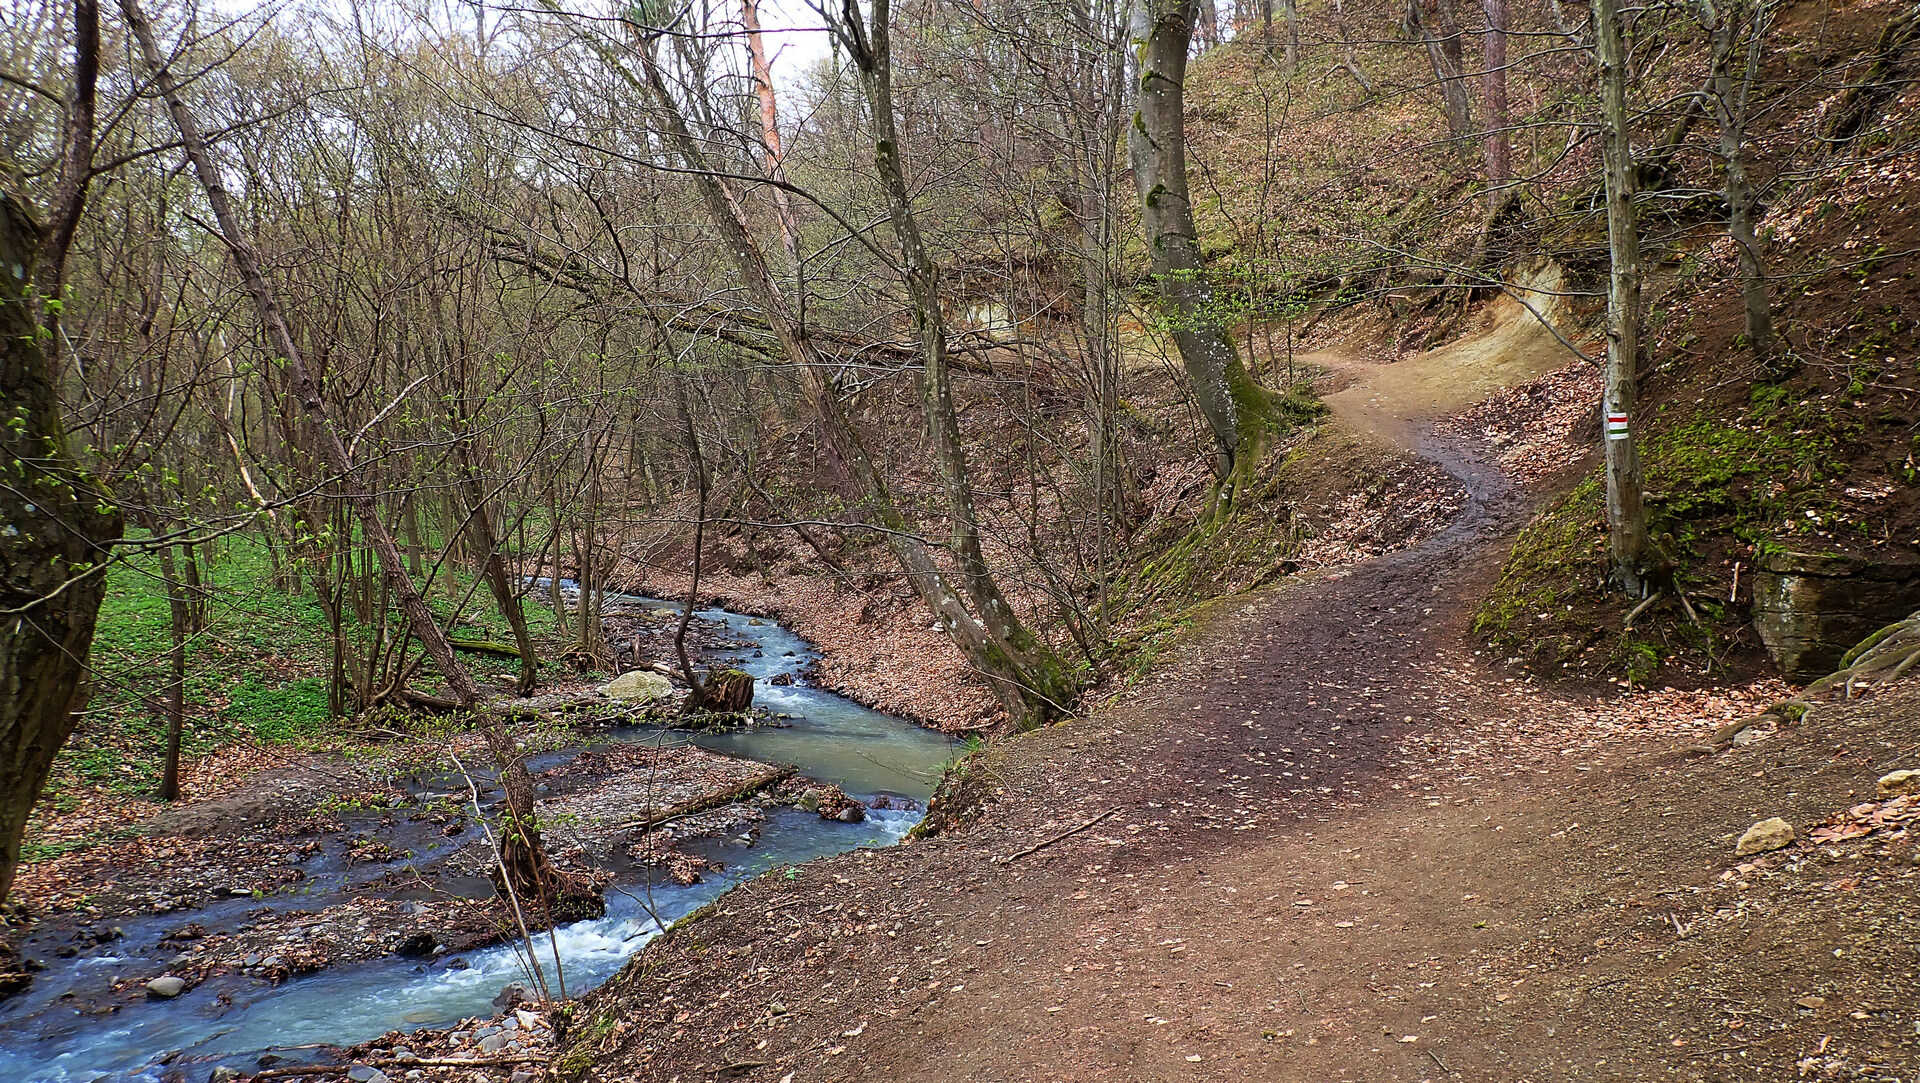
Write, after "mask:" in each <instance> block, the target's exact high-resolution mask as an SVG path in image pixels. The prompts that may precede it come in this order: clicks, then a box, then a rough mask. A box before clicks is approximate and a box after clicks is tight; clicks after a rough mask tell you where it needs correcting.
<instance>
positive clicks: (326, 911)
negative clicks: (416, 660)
mask: <svg viewBox="0 0 1920 1083" xmlns="http://www.w3.org/2000/svg"><path fill="white" fill-rule="evenodd" d="M614 601H615V602H616V604H615V605H612V606H609V616H610V617H611V616H613V615H614V614H615V613H618V614H620V615H622V616H623V618H625V619H642V620H656V619H659V618H657V617H656V616H655V614H658V613H661V612H665V611H667V610H668V609H670V608H671V606H670V603H665V602H659V601H657V600H653V599H646V598H638V597H621V598H618V599H615V600H614ZM699 618H700V622H699V627H700V628H701V638H702V639H703V640H704V641H706V642H707V643H708V644H709V648H708V649H707V650H704V651H703V652H702V655H703V658H702V660H703V661H705V662H707V663H709V664H717V663H724V664H730V665H734V666H737V667H739V668H742V669H745V670H746V671H748V672H749V673H751V674H752V675H753V676H754V678H755V684H756V701H757V702H758V703H759V705H760V706H762V707H764V708H765V709H766V710H767V712H768V713H769V715H770V718H769V720H768V724H763V725H756V726H750V727H747V728H742V729H731V730H724V731H719V730H716V731H700V732H690V731H683V730H675V729H670V728H666V727H662V726H659V725H655V724H650V723H649V724H639V725H634V724H627V723H628V722H630V721H631V719H621V720H618V721H616V722H614V724H611V725H608V724H606V722H605V720H604V718H601V719H600V720H598V721H596V720H595V719H596V716H604V715H605V714H607V713H608V709H609V708H604V707H595V708H594V709H592V710H586V711H579V712H576V714H577V719H575V720H570V721H569V722H567V723H565V724H562V725H558V726H549V727H546V728H540V727H535V728H534V729H533V730H532V731H529V732H528V733H526V734H525V735H524V736H525V738H526V740H527V747H528V748H529V749H530V752H531V754H530V755H529V756H528V761H527V762H528V767H529V769H530V770H531V771H532V773H533V774H534V776H535V779H536V782H537V784H538V787H539V790H540V801H541V813H542V819H543V821H544V822H545V823H546V824H547V825H548V827H547V832H548V842H549V846H550V849H551V851H552V853H553V856H554V858H555V860H556V862H557V863H558V864H560V865H561V866H562V867H563V868H566V869H569V870H571V871H573V872H574V873H575V874H576V875H583V876H588V877H592V878H594V880H595V882H596V883H597V884H599V885H601V886H602V887H603V888H604V898H605V903H606V910H605V913H604V914H601V915H598V916H594V917H591V918H588V919H586V920H579V921H573V922H569V923H563V924H561V925H560V926H558V927H557V928H556V929H554V931H553V933H552V934H551V936H549V935H546V934H541V935H538V936H536V937H535V941H534V946H535V948H536V949H537V953H538V957H539V961H540V963H541V967H540V969H541V971H542V973H543V976H544V978H545V980H546V981H547V982H548V983H550V985H551V986H552V987H554V988H556V989H557V987H558V985H559V984H560V983H561V981H562V980H564V983H565V987H566V990H567V992H568V993H569V994H570V995H577V994H578V993H580V992H583V991H585V990H586V989H590V988H592V987H593V986H594V985H597V984H598V983H599V982H600V981H603V980H605V979H606V978H607V977H608V976H609V975H611V974H612V973H613V972H614V971H615V970H617V969H618V968H619V967H620V966H621V965H622V964H623V963H624V962H625V961H626V959H627V958H628V956H629V955H631V954H632V953H633V952H634V951H635V950H636V949H637V948H638V947H639V946H640V945H641V944H644V943H645V942H646V941H647V940H648V939H650V938H651V937H653V936H654V935H657V934H658V932H659V931H660V930H661V929H662V928H663V927H664V926H665V925H668V924H671V923H672V922H673V921H674V920H676V919H677V918H679V917H681V916H684V915H685V914H687V913H689V912H691V911H693V910H695V909H697V908H698V907H700V906H702V905H705V904H706V903H707V902H709V901H711V900H712V899H713V898H714V897H716V896H718V895H719V894H720V893H721V892H723V891H725V890H726V889H727V888H728V887H730V886H732V885H733V884H736V883H739V882H741V881H743V880H746V879H750V878H752V877H754V876H758V875H761V874H763V873H766V872H768V871H771V870H775V869H779V868H782V867H791V866H792V865H795V864H797V863H799V862H803V861H806V860H809V859H811V858H814V857H818V856H823V855H826V854H832V853H839V852H843V851H845V850H848V849H850V848H855V847H863V846H886V845H890V844H892V843H894V842H897V841H898V840H899V839H900V838H901V837H903V836H904V835H905V833H906V832H907V830H908V829H909V828H911V827H912V825H913V824H914V823H915V822H917V821H918V819H919V816H920V814H921V809H922V807H923V803H924V801H925V799H926V797H927V796H928V795H929V794H930V793H931V791H932V788H933V785H934V783H935V782H936V781H937V779H938V777H939V773H940V768H941V765H942V764H943V763H945V762H946V761H947V760H948V759H949V758H950V757H951V756H952V755H953V747H952V743H951V742H950V740H949V739H947V738H945V737H943V736H941V735H939V734H936V733H933V732H931V731H928V730H924V729H921V728H920V727H917V726H914V725H912V724H911V723H908V722H906V721H904V720H900V719H897V718H893V717H890V716H887V715H883V714H880V713H878V712H875V711H871V710H868V709H867V708H864V707H861V706H859V705H858V704H855V703H852V702H850V701H847V700H845V699H842V698H841V697H839V696H836V695H834V694H833V693H831V692H827V691H825V690H823V689H820V688H817V687H814V686H812V685H811V684H810V683H809V680H808V677H807V673H808V670H809V668H810V667H811V666H812V665H813V663H814V662H815V660H816V659H817V657H818V655H817V652H816V651H815V650H814V649H813V648H812V646H811V645H810V644H808V643H807V642H806V641H804V640H802V639H800V638H799V637H798V636H795V635H794V634H793V633H791V632H789V631H788V630H786V629H785V628H782V627H780V626H778V625H776V624H774V623H772V622H769V621H765V620H763V619H761V618H756V617H751V616H748V615H745V614H737V613H730V612H726V611H723V610H714V609H709V610H703V611H701V612H700V613H699ZM591 698H592V697H575V700H576V701H578V700H583V699H591ZM548 702H552V701H551V700H549V701H548ZM550 713H552V712H550ZM467 741H468V739H466V738H457V737H452V736H447V737H444V738H443V739H442V740H441V742H440V743H439V745H438V749H437V753H438V754H436V745H435V741H434V740H432V739H416V740H415V741H413V742H403V743H402V744H401V745H400V746H398V747H396V748H392V749H386V750H382V752H381V754H380V755H378V756H371V755H362V756H333V757H317V756H316V757H301V758H297V759H295V760H293V761H291V762H289V763H287V764H286V765H285V766H284V767H282V768H279V769H275V770H271V771H267V772H264V773H262V774H261V775H260V776H258V777H257V778H255V779H253V780H251V781H250V782H249V783H248V784H247V785H245V786H243V787H241V788H240V789H239V790H237V791H236V792H235V793H234V794H232V795H229V796H228V797H226V798H223V799H221V800H219V801H214V802H206V803H202V804H199V805H191V806H184V807H182V808H179V809H177V810H170V812H169V815H168V816H167V817H166V819H165V820H164V821H155V822H152V823H149V824H147V825H144V829H143V830H142V831H141V832H140V833H138V834H134V835H131V836H130V837H127V838H124V839H121V840H119V841H116V842H113V843H110V844H107V845H103V846H99V847H95V848H93V849H91V850H87V851H82V852H78V853H73V854H69V855H65V856H63V857H61V858H57V859H55V860H52V861H49V862H44V863H41V864H39V865H36V866H33V867H32V868H31V869H29V870H28V871H27V874H26V875H24V876H23V877H22V880H21V885H20V890H19V892H18V897H19V898H20V899H21V900H23V901H24V902H26V903H27V904H29V906H30V907H31V909H32V911H33V912H34V915H35V917H36V919H37V920H36V923H35V924H34V925H33V926H32V927H31V929H30V930H29V932H28V933H27V935H26V936H25V937H24V939H23V940H22V948H23V954H24V956H25V957H26V958H27V959H28V960H31V961H32V962H34V963H36V964H38V965H39V967H40V968H41V969H40V970H39V971H38V973H36V974H35V975H34V980H33V982H32V984H31V986H30V987H29V988H28V989H27V990H26V991H25V992H23V993H20V994H18V995H16V996H14V997H13V998H11V999H10V1000H7V1001H5V1002H4V1003H0V1030H3V1031H4V1033H5V1034H6V1039H5V1041H4V1043H0V1078H5V1079H15V1078H18V1079H31V1080H47V1081H49V1083H62V1081H67V1080H94V1079H103V1078H104V1079H138V1080H151V1081H156V1083H158V1081H171V1080H181V1081H184V1083H200V1081H201V1080H204V1079H206V1078H208V1077H209V1076H211V1075H212V1074H213V1073H214V1072H215V1071H216V1070H217V1069H222V1068H226V1069H231V1070H234V1071H238V1072H242V1073H246V1072H251V1071H258V1070H260V1069H261V1068H264V1067H267V1066H269V1065H272V1064H275V1063H281V1064H284V1063H289V1062H300V1063H304V1062H312V1061H315V1060H325V1058H326V1057H327V1056H329V1055H330V1054H328V1053H327V1052H326V1050H328V1049H330V1048H334V1047H344V1046H350V1045H352V1044H354V1043H358V1042H364V1041H366V1040H368V1039H371V1038H373V1037H375V1036H377V1035H381V1034H384V1033H387V1032H391V1031H410V1030H415V1029H417V1028H433V1027H447V1026H450V1025H453V1024H456V1023H458V1022H459V1021H460V1020H462V1019H466V1018H469V1017H474V1016H481V1017H487V1016H492V1015H494V1014H495V1012H496V1011H497V1010H498V1009H499V1008H500V1007H501V1004H497V1003H496V998H499V997H500V996H501V995H502V993H503V990H506V989H507V988H508V987H510V986H513V985H516V984H518V985H523V986H526V985H535V984H537V979H535V978H534V977H533V976H532V975H531V973H530V971H531V968H530V967H529V965H528V962H527V960H526V959H525V957H524V955H525V952H524V942H522V941H520V940H519V939H518V936H517V933H516V932H515V929H516V925H517V922H516V921H515V919H514V916H513V915H512V914H510V913H509V912H508V911H507V910H506V909H505V908H504V907H503V906H502V905H501V903H500V902H499V901H498V900H497V899H495V898H494V897H493V890H492V884H491V882H490V881H489V880H488V879H487V876H486V873H487V871H488V870H487V865H488V861H489V857H488V855H489V853H490V851H489V849H488V847H487V844H486V843H485V841H484V839H483V838H482V832H481V831H480V830H479V829H478V828H477V825H476V824H475V821H474V818H473V815H472V812H473V805H474V804H475V803H476V801H477V802H478V803H479V804H481V805H483V806H485V805H490V804H491V803H492V802H493V800H494V799H495V794H494V792H493V787H492V784H491V780H490V779H489V778H487V777H486V775H485V774H484V773H483V772H480V771H479V770H477V768H476V769H474V770H473V773H472V779H473V781H472V783H471V784H470V783H469V781H468V778H467V776H465V775H463V774H462V773H460V772H458V771H450V770H448V769H447V762H446V758H445V755H444V752H445V750H446V749H448V748H451V749H453V750H454V752H455V754H456V755H457V756H459V757H460V758H461V759H463V760H464V761H465V762H466V764H467V765H468V767H469V768H475V766H476V764H478V763H479V762H482V761H483V759H484V758H483V757H480V756H477V755H475V756H467V755H466V754H465V751H464V749H465V748H466V747H467V743H466V742H467ZM415 745H417V746H419V747H413V746H415ZM436 760H437V762H435V761H436ZM850 821H851V822H850ZM530 924H532V925H535V926H538V925H541V924H544V923H543V922H541V921H540V920H539V918H538V915H533V916H531V917H530ZM554 955H558V956H559V958H560V959H561V960H562V963H563V966H562V968H561V971H562V973H561V975H560V976H558V977H557V976H556V975H555V974H554V973H553V971H554V966H553V958H552V957H553V956H554ZM511 1018H514V1017H513V1016H505V1017H502V1020H501V1021H496V1022H495V1023H493V1024H490V1025H493V1026H496V1027H498V1026H500V1025H501V1022H502V1021H504V1020H505V1019H511ZM469 1029H470V1030H471V1029H472V1028H469ZM507 1029H509V1030H513V1029H515V1028H507ZM527 1029H528V1032H529V1033H530V1032H531V1028H527ZM497 1033H498V1032H496V1034H490V1035H483V1036H482V1038H492V1037H496V1036H497ZM469 1036H471V1035H469ZM437 1040H439V1039H437V1038H435V1037H432V1036H422V1038H421V1042H420V1043H419V1044H421V1045H422V1047H423V1048H425V1047H427V1046H428V1045H430V1044H432V1043H433V1042H435V1041H437ZM496 1044H498V1043H496ZM343 1070H344V1065H343ZM223 1077H224V1076H223ZM503 1078H504V1075H503Z"/></svg>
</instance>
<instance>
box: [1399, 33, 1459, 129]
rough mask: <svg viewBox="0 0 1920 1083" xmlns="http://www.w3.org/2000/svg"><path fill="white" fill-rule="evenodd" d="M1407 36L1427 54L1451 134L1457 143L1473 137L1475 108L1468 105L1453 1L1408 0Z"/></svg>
mask: <svg viewBox="0 0 1920 1083" xmlns="http://www.w3.org/2000/svg"><path fill="white" fill-rule="evenodd" d="M1406 28H1407V34H1408V35H1409V36H1410V37H1412V38H1413V39H1414V40H1415V41H1417V42H1419V43H1420V44H1421V45H1422V46H1424V47H1425V48H1426V50H1427V62H1428V63H1429V64H1430V65H1431V66H1432V67H1433V79H1434V83H1435V84H1436V85H1438V86H1439V88H1440V105H1441V109H1442V111H1443V112H1444V113H1445V114H1446V117H1447V131H1448V132H1450V133H1452V135H1453V137H1454V138H1455V139H1466V138H1468V137H1469V136H1471V135H1472V134H1473V107H1472V106H1471V105H1469V104H1468V100H1467V84H1466V79H1465V77H1464V76H1463V75H1462V72H1464V71H1465V66H1464V64H1463V61H1462V54H1461V51H1460V20H1459V19H1458V18H1457V17H1455V15H1454V9H1453V0H1407V16H1406Z"/></svg>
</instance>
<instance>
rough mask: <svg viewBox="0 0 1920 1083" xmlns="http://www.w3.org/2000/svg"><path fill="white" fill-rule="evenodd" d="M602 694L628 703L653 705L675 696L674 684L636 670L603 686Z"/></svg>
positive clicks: (659, 675) (661, 677) (657, 676)
mask: <svg viewBox="0 0 1920 1083" xmlns="http://www.w3.org/2000/svg"><path fill="white" fill-rule="evenodd" d="M600 693H601V694H602V695H604V696H606V697H607V698H608V699H617V700H621V701H623V702H626V703H652V702H653V701H654V700H659V699H666V698H667V697H668V696H671V695H673V682H672V681H669V680H667V678H666V677H665V676H663V675H661V674H658V673H653V672H650V671H648V670H644V669H635V670H629V671H628V672H626V673H622V674H621V675H619V676H618V677H615V678H614V679H613V680H610V681H608V682H607V683H606V684H603V685H601V686H600Z"/></svg>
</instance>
